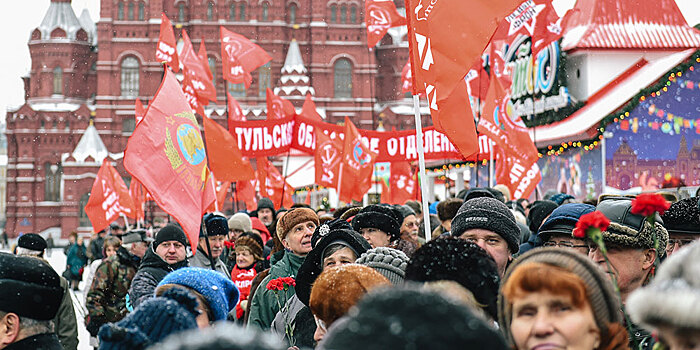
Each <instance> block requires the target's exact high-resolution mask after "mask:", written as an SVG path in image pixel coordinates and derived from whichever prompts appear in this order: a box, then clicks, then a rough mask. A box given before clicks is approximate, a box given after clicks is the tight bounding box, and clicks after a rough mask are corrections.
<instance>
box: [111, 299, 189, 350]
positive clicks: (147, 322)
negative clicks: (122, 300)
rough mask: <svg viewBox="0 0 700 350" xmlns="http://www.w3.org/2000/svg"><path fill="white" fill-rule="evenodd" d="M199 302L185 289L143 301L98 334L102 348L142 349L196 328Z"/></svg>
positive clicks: (116, 349)
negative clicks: (172, 335)
mask: <svg viewBox="0 0 700 350" xmlns="http://www.w3.org/2000/svg"><path fill="white" fill-rule="evenodd" d="M198 314H199V311H197V299H196V298H195V297H194V295H192V294H191V293H189V292H187V291H186V290H184V289H178V288H173V289H170V290H167V291H166V292H165V293H163V295H161V296H159V297H155V298H151V299H148V300H146V301H144V302H143V303H142V304H141V305H139V307H137V308H136V309H135V310H134V311H133V312H131V313H130V314H128V315H127V316H126V317H125V318H124V319H122V320H121V321H119V322H117V323H109V324H106V325H104V326H102V328H100V332H99V333H98V337H99V339H100V349H103V350H118V349H123V350H140V349H146V348H147V347H148V346H149V345H151V344H156V343H158V342H160V341H162V340H163V339H165V337H167V336H168V335H170V334H173V333H178V332H181V331H184V330H188V329H195V328H197V320H196V318H197V315H198Z"/></svg>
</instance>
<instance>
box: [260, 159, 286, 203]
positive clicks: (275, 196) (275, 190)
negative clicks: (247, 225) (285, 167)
mask: <svg viewBox="0 0 700 350" xmlns="http://www.w3.org/2000/svg"><path fill="white" fill-rule="evenodd" d="M257 163H258V164H257V165H258V181H259V185H260V193H262V194H263V195H264V196H265V197H267V198H270V200H271V201H272V204H273V205H274V206H275V208H276V209H279V208H280V207H285V208H290V207H291V206H292V205H293V204H294V200H293V199H292V194H293V193H294V187H292V186H291V185H290V184H288V183H287V181H285V179H284V177H282V174H280V172H279V171H278V170H277V168H275V166H274V165H272V163H270V161H268V160H267V157H261V158H257ZM283 197H284V198H283Z"/></svg>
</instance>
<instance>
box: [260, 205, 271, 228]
mask: <svg viewBox="0 0 700 350" xmlns="http://www.w3.org/2000/svg"><path fill="white" fill-rule="evenodd" d="M273 214H274V213H273V212H272V210H270V209H268V208H261V209H260V210H258V219H260V221H262V223H263V225H265V226H269V225H270V224H271V223H272V216H273Z"/></svg>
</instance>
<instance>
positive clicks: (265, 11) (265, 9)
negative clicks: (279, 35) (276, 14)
mask: <svg viewBox="0 0 700 350" xmlns="http://www.w3.org/2000/svg"><path fill="white" fill-rule="evenodd" d="M269 11H270V4H268V3H267V2H263V4H262V16H261V17H262V18H261V19H260V20H261V21H263V22H267V18H268V12H269Z"/></svg>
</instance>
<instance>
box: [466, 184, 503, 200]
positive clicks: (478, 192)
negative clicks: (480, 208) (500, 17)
mask: <svg viewBox="0 0 700 350" xmlns="http://www.w3.org/2000/svg"><path fill="white" fill-rule="evenodd" d="M497 196H500V198H498V197H497ZM480 197H489V198H494V199H498V200H499V201H501V202H505V200H503V193H502V192H499V191H497V190H494V189H493V188H487V187H474V188H470V189H468V190H467V191H466V193H464V201H465V202H466V201H468V200H470V199H474V198H480Z"/></svg>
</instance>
